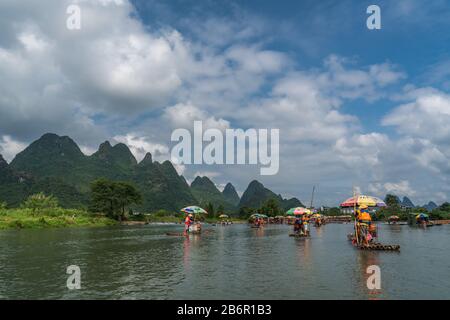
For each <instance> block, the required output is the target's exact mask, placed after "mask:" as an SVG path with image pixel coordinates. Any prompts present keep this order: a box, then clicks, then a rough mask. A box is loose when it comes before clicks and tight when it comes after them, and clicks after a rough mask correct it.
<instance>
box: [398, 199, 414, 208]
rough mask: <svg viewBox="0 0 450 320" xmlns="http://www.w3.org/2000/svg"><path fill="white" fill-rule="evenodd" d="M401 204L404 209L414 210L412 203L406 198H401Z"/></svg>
mask: <svg viewBox="0 0 450 320" xmlns="http://www.w3.org/2000/svg"><path fill="white" fill-rule="evenodd" d="M401 204H402V206H404V207H406V208H415V205H414V203H412V201H411V200H410V199H409V198H408V197H403V200H402V202H401Z"/></svg>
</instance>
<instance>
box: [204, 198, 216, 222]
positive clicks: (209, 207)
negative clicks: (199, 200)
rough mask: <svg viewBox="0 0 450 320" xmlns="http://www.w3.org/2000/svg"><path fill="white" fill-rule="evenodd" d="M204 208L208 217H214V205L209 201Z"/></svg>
mask: <svg viewBox="0 0 450 320" xmlns="http://www.w3.org/2000/svg"><path fill="white" fill-rule="evenodd" d="M205 210H206V211H207V212H208V217H210V218H214V217H215V212H214V205H213V204H212V203H211V202H208V203H207V204H206V206H205Z"/></svg>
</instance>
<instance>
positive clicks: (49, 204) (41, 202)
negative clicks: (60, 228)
mask: <svg viewBox="0 0 450 320" xmlns="http://www.w3.org/2000/svg"><path fill="white" fill-rule="evenodd" d="M22 207H23V208H25V209H31V210H32V211H33V212H35V211H42V210H44V209H55V208H58V200H57V199H56V198H55V197H53V196H51V195H50V196H46V195H45V194H43V193H42V192H41V193H37V194H33V195H31V196H29V197H28V199H27V200H25V202H24V203H23V205H22Z"/></svg>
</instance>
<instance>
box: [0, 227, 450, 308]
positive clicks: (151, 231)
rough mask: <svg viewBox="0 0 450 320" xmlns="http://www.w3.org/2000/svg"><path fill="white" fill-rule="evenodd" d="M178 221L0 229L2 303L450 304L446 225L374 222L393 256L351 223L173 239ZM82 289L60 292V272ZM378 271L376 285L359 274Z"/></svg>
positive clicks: (449, 231) (218, 230) (449, 230)
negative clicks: (358, 244)
mask: <svg viewBox="0 0 450 320" xmlns="http://www.w3.org/2000/svg"><path fill="white" fill-rule="evenodd" d="M181 229H182V227H181V226H180V225H146V226H129V227H108V228H82V229H81V228H80V229H77V228H72V229H40V230H10V231H1V232H0V298H1V299H450V255H449V253H450V226H449V225H446V226H436V227H433V228H428V229H426V230H424V229H419V228H411V227H409V226H400V225H391V226H389V225H380V226H379V235H380V240H381V242H386V243H395V244H400V245H401V251H400V252H365V251H359V250H357V249H355V248H354V247H352V245H351V244H350V243H349V242H348V241H347V239H346V235H347V233H349V232H351V230H352V225H351V224H327V225H325V226H323V227H321V228H318V229H316V228H314V227H313V228H312V230H311V238H309V239H294V238H290V237H289V236H288V233H289V232H290V227H289V226H286V225H270V226H267V227H265V228H263V229H260V230H258V229H252V228H249V227H248V226H247V225H232V226H206V227H205V229H212V230H214V231H213V232H210V233H209V234H205V235H201V236H190V237H188V238H185V237H173V236H166V235H165V233H166V232H173V231H178V230H181ZM69 265H77V266H79V267H80V270H81V289H80V290H69V289H67V287H66V281H67V277H68V276H69V275H68V274H66V268H67V266H69ZM370 265H378V266H379V267H380V270H381V289H380V290H369V289H368V288H367V284H366V281H367V278H368V276H369V274H367V273H366V269H367V267H368V266H370Z"/></svg>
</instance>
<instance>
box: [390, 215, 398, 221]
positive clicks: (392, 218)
mask: <svg viewBox="0 0 450 320" xmlns="http://www.w3.org/2000/svg"><path fill="white" fill-rule="evenodd" d="M388 219H389V220H399V219H400V218H399V216H390V217H389V218H388Z"/></svg>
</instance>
